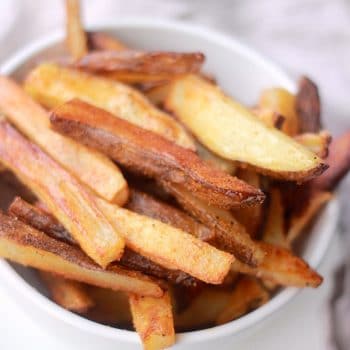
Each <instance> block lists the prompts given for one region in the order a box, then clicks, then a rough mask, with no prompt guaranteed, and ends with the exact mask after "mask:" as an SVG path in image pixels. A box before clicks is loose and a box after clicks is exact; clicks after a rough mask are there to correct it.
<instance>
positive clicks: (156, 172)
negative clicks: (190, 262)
mask: <svg viewBox="0 0 350 350" xmlns="http://www.w3.org/2000/svg"><path fill="white" fill-rule="evenodd" d="M50 119H51V124H52V126H53V128H54V129H55V130H56V131H58V132H60V133H62V134H64V135H66V136H70V137H72V138H73V139H75V140H80V141H81V142H83V143H84V144H85V145H88V146H89V147H94V148H97V149H99V150H101V151H102V152H104V153H105V154H108V155H109V156H110V157H111V158H112V159H114V160H115V161H117V162H119V163H120V164H122V165H123V166H125V167H126V168H128V169H131V170H132V171H136V172H138V173H141V174H143V175H146V176H148V177H152V178H162V179H164V180H166V181H169V182H172V183H180V184H182V185H183V186H185V188H186V189H187V190H189V191H192V192H193V193H194V194H195V195H196V196H197V197H199V198H202V199H204V200H206V201H207V202H209V203H211V204H212V205H216V206H220V207H224V208H232V207H236V206H243V205H250V204H254V203H259V202H261V201H262V200H263V199H264V194H263V193H262V192H261V191H260V190H259V189H256V188H254V187H253V186H250V185H248V184H246V183H245V182H243V181H241V180H238V179H237V178H235V177H232V176H230V175H228V174H226V173H224V172H222V171H219V170H217V169H214V168H211V167H209V166H208V165H207V164H206V163H205V162H203V161H202V160H201V159H200V158H199V157H198V156H197V155H196V154H195V153H194V152H192V151H190V150H188V149H185V148H182V147H180V146H177V145H176V144H174V143H172V142H169V141H168V140H167V139H165V138H163V137H161V136H159V135H157V134H154V133H152V132H150V131H147V130H144V129H141V128H138V127H137V126H135V125H133V124H131V123H128V122H127V121H125V120H122V119H120V118H117V117H114V116H112V115H111V114H109V113H108V112H106V111H104V110H102V109H99V108H97V107H94V106H92V105H89V104H87V103H85V102H82V101H79V100H72V101H70V102H67V103H65V104H64V105H61V106H60V107H58V108H55V109H54V110H53V111H51V117H50Z"/></svg>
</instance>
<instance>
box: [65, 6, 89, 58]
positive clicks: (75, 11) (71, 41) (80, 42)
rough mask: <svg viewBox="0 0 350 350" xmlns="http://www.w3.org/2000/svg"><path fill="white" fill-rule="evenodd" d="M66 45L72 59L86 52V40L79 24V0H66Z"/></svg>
mask: <svg viewBox="0 0 350 350" xmlns="http://www.w3.org/2000/svg"><path fill="white" fill-rule="evenodd" d="M66 13H67V15H66V18H67V24H66V25H67V34H66V35H67V45H68V49H69V51H70V54H71V55H72V57H73V58H74V59H79V58H80V57H82V56H84V55H86V54H87V52H88V47H87V38H86V35H85V32H84V29H83V26H82V24H81V19H80V8H79V0H66Z"/></svg>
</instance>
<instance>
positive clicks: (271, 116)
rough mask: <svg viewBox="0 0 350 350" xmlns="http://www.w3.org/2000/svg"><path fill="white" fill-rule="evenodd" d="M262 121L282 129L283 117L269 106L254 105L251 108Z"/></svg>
mask: <svg viewBox="0 0 350 350" xmlns="http://www.w3.org/2000/svg"><path fill="white" fill-rule="evenodd" d="M251 111H252V112H253V114H254V115H256V116H257V117H258V118H259V119H260V120H261V121H262V122H264V123H265V124H266V125H267V126H269V127H271V128H276V129H278V130H281V129H282V126H283V123H284V121H285V118H284V117H283V116H282V115H281V114H278V113H277V112H275V111H274V110H272V109H270V108H266V107H265V108H263V107H255V108H253V109H252V110H251Z"/></svg>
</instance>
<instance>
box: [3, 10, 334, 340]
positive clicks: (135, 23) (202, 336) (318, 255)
mask: <svg viewBox="0 0 350 350" xmlns="http://www.w3.org/2000/svg"><path fill="white" fill-rule="evenodd" d="M131 27H132V28H145V27H150V28H155V29H157V28H158V29H164V28H166V29H169V30H173V31H177V32H183V33H190V34H193V35H195V36H199V37H205V38H207V39H209V40H210V41H215V42H217V43H219V44H220V45H221V46H224V47H228V48H230V49H234V50H236V51H239V52H240V53H241V54H242V55H244V56H246V57H247V58H248V59H249V60H250V61H252V62H253V63H255V64H258V65H259V66H261V67H262V69H264V70H267V71H270V72H271V73H272V74H274V75H275V76H278V79H279V80H280V82H281V85H283V86H284V87H285V88H287V89H289V90H290V91H292V92H295V91H296V85H295V82H294V81H293V80H292V79H291V78H290V77H289V76H288V75H287V74H286V73H285V72H284V71H282V70H281V69H280V68H279V67H278V66H277V65H275V64H274V63H273V62H272V61H271V60H269V59H267V58H265V57H263V56H262V55H261V54H259V53H258V52H256V51H255V50H253V49H251V48H249V47H248V46H246V45H245V44H242V43H241V42H240V41H239V40H237V39H236V38H234V37H233V36H231V35H228V34H224V33H222V32H219V31H216V30H213V29H209V28H207V27H204V26H201V25H197V24H196V25H194V24H188V23H184V22H180V21H176V20H155V19H154V18H145V17H128V18H123V19H117V20H115V21H113V22H111V21H103V22H94V23H93V24H92V25H88V26H87V28H88V29H89V30H104V31H108V30H118V29H121V28H126V29H127V28H131ZM63 37H64V33H63V31H62V30H57V31H55V32H52V33H49V34H47V35H45V36H43V37H41V38H39V39H37V40H35V41H33V42H31V43H29V44H27V45H25V46H24V47H23V48H22V49H20V50H19V51H17V52H15V53H14V54H13V55H12V56H11V57H10V58H9V59H7V60H6V61H5V62H3V63H2V64H1V67H0V73H1V74H11V73H12V72H13V71H14V70H15V69H16V68H18V67H19V66H20V65H22V64H23V63H24V62H25V61H26V60H27V59H28V58H30V57H31V56H33V55H34V54H36V53H38V52H40V51H41V50H43V49H45V48H47V47H49V46H50V45H52V44H54V43H55V42H58V41H59V40H62V39H63ZM327 209H329V210H330V211H331V212H332V214H333V217H334V220H333V221H331V222H330V223H329V224H328V226H329V227H328V229H324V230H323V235H322V236H320V238H319V239H318V241H317V242H316V244H315V245H316V246H315V249H314V250H313V252H312V254H310V256H309V257H308V262H309V264H310V265H311V266H313V267H317V266H318V265H319V264H320V262H321V260H322V259H323V257H324V255H325V253H326V250H327V248H328V246H329V244H330V241H331V239H332V237H333V234H334V232H335V228H336V223H337V222H338V217H339V201H338V200H337V198H335V199H332V200H331V202H330V203H329V204H328V208H327ZM0 274H2V275H4V276H5V277H6V278H7V281H8V285H9V286H10V287H12V288H15V289H16V290H17V291H19V292H20V293H21V294H22V295H23V296H24V298H26V299H29V300H30V302H31V303H33V304H36V306H37V307H39V308H40V309H42V310H44V311H46V312H47V313H48V314H49V315H50V316H52V317H55V318H56V319H60V320H61V321H63V322H65V323H66V324H69V325H71V326H74V327H76V328H78V329H81V330H82V331H85V332H90V333H94V334H95V335H98V336H102V337H104V338H109V339H117V340H121V341H125V342H127V343H132V344H135V343H139V337H138V335H137V334H136V332H134V331H128V330H123V329H119V328H114V327H110V326H106V325H102V324H98V323H96V322H94V321H91V320H88V319H85V318H84V317H81V316H79V315H76V314H74V313H72V312H70V311H67V310H65V309H63V308H62V307H60V306H59V305H57V304H56V303H54V302H53V301H51V300H50V299H49V298H47V297H46V296H44V295H43V294H41V293H40V292H39V291H38V290H36V289H35V288H34V287H33V286H31V285H30V284H29V283H27V282H26V281H25V280H24V279H23V278H22V277H21V276H20V275H19V274H18V273H17V272H16V271H15V270H14V269H13V268H12V267H11V265H10V264H9V263H8V262H7V261H5V260H2V261H0ZM300 291H301V290H300V289H297V288H285V289H283V290H282V291H281V292H280V293H279V294H277V295H276V296H274V297H273V298H272V299H271V300H270V301H269V302H268V303H266V304H265V305H263V306H262V307H260V308H258V309H257V310H255V311H252V312H250V313H249V314H247V315H245V316H243V317H241V318H239V319H237V320H234V321H231V322H229V323H226V324H224V325H220V326H216V327H212V328H207V329H203V330H198V331H192V332H186V333H177V335H176V336H177V344H179V343H182V344H186V345H188V344H193V343H198V342H204V341H209V340H213V339H216V338H218V337H225V336H228V335H233V334H237V333H240V332H242V331H243V330H246V329H247V328H249V327H251V326H253V325H256V324H258V323H260V322H261V321H262V320H264V319H265V318H267V317H268V316H270V315H272V314H273V313H275V312H276V311H277V310H278V309H280V308H281V307H282V306H284V305H285V304H286V303H287V302H288V301H290V300H291V299H292V298H293V297H295V296H296V295H297V294H298V293H299V292H300Z"/></svg>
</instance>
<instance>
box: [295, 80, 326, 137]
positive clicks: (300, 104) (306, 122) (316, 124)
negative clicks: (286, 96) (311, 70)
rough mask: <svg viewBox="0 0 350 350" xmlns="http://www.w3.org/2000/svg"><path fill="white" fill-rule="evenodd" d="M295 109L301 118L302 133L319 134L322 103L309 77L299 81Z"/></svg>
mask: <svg viewBox="0 0 350 350" xmlns="http://www.w3.org/2000/svg"><path fill="white" fill-rule="evenodd" d="M295 109H296V112H297V114H298V116H299V122H300V132H302V133H309V132H313V133H316V132H319V131H320V129H321V101H320V96H319V93H318V88H317V86H316V84H315V83H314V82H313V81H312V80H310V79H309V78H307V77H301V79H300V80H299V88H298V93H297V95H296V99H295Z"/></svg>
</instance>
